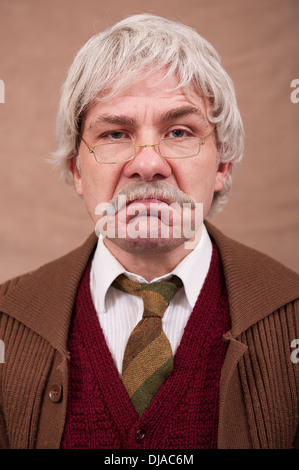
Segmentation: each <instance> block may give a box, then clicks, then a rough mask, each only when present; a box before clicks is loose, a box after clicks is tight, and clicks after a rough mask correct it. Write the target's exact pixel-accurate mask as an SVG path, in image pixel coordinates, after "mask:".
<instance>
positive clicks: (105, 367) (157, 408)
mask: <svg viewBox="0 0 299 470" xmlns="http://www.w3.org/2000/svg"><path fill="white" fill-rule="evenodd" d="M89 277H90V264H89V266H88V267H87V269H86V270H85V273H84V275H83V278H82V281H81V284H80V286H79V290H78V295H77V300H76V305H75V312H74V317H73V320H72V323H71V328H70V333H69V339H68V350H69V352H70V364H69V392H68V404H67V413H66V421H65V428H64V432H63V436H62V441H61V448H73V449H74V448H85V449H86V448H92V449H96V448H98V449H99V448H102V449H105V448H106V449H134V448H135V449H136V448H139V449H159V448H160V449H196V448H205V449H208V448H216V447H217V434H218V433H217V428H218V404H219V381H220V372H221V367H222V364H223V361H224V358H225V353H226V345H227V344H226V342H225V341H224V339H223V334H224V333H225V332H227V331H228V330H229V328H230V317H229V305H228V299H227V292H226V288H225V281H224V277H223V273H222V268H221V261H220V257H219V253H218V250H217V248H216V246H215V245H214V244H213V254H212V260H211V265H210V269H209V272H208V275H207V277H206V280H205V282H204V285H203V287H202V289H201V292H200V295H199V297H198V299H197V301H196V304H195V306H194V309H193V311H192V313H191V315H190V318H189V320H188V322H187V325H186V327H185V330H184V333H183V337H182V340H181V343H180V345H179V347H178V349H177V352H176V354H175V356H174V366H173V370H172V373H171V374H170V376H169V377H168V378H167V380H166V381H165V383H164V384H163V385H162V387H161V388H160V390H159V391H158V393H157V395H156V396H155V397H154V399H153V400H152V402H151V403H150V405H149V406H148V408H147V409H146V410H145V412H144V413H143V414H142V415H141V416H140V417H138V415H137V413H136V412H135V410H134V408H133V406H132V404H131V401H130V399H129V396H128V394H127V392H126V391H125V388H124V386H123V385H122V382H121V378H120V377H119V373H118V371H117V368H116V366H115V365H114V361H113V358H112V356H111V354H110V351H109V349H108V346H107V344H106V341H105V338H104V334H103V331H102V329H101V326H100V323H99V320H98V317H97V313H96V311H95V308H94V305H93V301H92V298H91V293H90V288H89Z"/></svg>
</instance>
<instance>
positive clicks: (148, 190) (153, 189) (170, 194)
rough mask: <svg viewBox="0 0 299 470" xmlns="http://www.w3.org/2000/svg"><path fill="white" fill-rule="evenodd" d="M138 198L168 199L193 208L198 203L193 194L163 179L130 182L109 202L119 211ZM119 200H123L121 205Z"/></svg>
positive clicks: (170, 201)
mask: <svg viewBox="0 0 299 470" xmlns="http://www.w3.org/2000/svg"><path fill="white" fill-rule="evenodd" d="M136 199H161V200H167V202H169V203H177V204H180V205H183V204H186V203H189V204H190V205H191V208H194V207H195V204H196V201H195V200H194V199H193V198H192V197H191V196H188V195H187V194H185V193H184V192H183V191H181V190H180V189H178V188H175V187H174V186H172V185H171V184H168V183H164V182H162V181H150V182H148V183H145V182H136V183H129V184H127V185H125V186H124V187H123V188H121V190H120V191H119V192H118V194H116V196H114V197H113V198H112V199H111V201H110V202H109V204H111V205H112V206H113V208H114V210H115V211H117V210H120V209H122V208H123V207H124V206H126V204H128V203H129V202H131V201H134V200H136ZM119 201H121V206H120V205H119Z"/></svg>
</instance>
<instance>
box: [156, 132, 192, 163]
mask: <svg viewBox="0 0 299 470" xmlns="http://www.w3.org/2000/svg"><path fill="white" fill-rule="evenodd" d="M159 147H160V152H161V154H162V155H163V157H165V158H188V157H195V156H196V155H198V154H199V150H200V141H199V139H198V138H197V137H184V138H183V139H178V138H171V139H163V140H161V142H160V145H159Z"/></svg>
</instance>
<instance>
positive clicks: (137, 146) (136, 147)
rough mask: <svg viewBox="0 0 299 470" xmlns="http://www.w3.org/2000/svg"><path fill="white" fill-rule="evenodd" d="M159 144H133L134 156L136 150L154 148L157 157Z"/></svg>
mask: <svg viewBox="0 0 299 470" xmlns="http://www.w3.org/2000/svg"><path fill="white" fill-rule="evenodd" d="M159 143H160V142H157V143H155V144H143V145H139V144H136V143H135V144H134V145H135V149H136V152H135V156H136V154H137V150H138V149H144V148H150V147H156V148H157V150H156V152H157V153H158V155H160V156H161V153H160V148H159Z"/></svg>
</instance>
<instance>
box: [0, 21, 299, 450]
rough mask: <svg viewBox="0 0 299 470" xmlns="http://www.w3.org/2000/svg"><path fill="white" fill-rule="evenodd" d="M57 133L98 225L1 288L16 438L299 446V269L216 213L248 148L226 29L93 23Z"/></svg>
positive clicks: (17, 443) (8, 402)
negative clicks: (239, 236) (224, 58)
mask: <svg viewBox="0 0 299 470" xmlns="http://www.w3.org/2000/svg"><path fill="white" fill-rule="evenodd" d="M57 136H58V150H57V152H56V153H55V154H54V156H53V157H54V160H55V162H56V163H57V164H59V165H60V167H61V169H62V173H63V175H64V177H65V179H66V180H67V181H72V182H73V183H74V186H75V189H76V191H77V193H78V195H79V196H80V197H82V198H83V200H84V203H85V205H86V209H87V211H88V213H89V215H90V217H91V219H92V220H93V222H94V224H95V231H96V234H97V235H98V237H97V236H96V235H95V234H93V235H91V236H90V237H89V239H88V240H87V241H86V242H85V244H84V245H83V246H82V247H81V248H78V249H77V250H75V251H73V252H72V253H70V254H68V255H66V256H65V257H63V258H61V259H59V260H57V261H54V262H52V263H49V264H48V265H46V266H43V267H41V268H40V269H38V270H37V271H35V272H32V273H29V274H26V275H24V276H21V277H19V278H17V279H13V280H11V281H8V282H7V283H5V284H4V285H3V286H2V288H1V300H0V311H1V312H2V313H1V320H0V338H1V340H2V341H3V345H4V346H5V361H4V363H3V364H1V365H0V367H1V368H0V370H1V382H0V383H1V386H0V439H1V445H2V447H4V448H6V447H11V448H131V449H133V448H142V449H146V448H156V449H157V448H163V449H167V448H171V449H175V448H178V449H180V448H292V447H298V446H299V434H298V413H299V408H298V392H297V390H298V380H299V375H298V371H299V369H298V367H299V366H298V364H297V362H298V361H297V360H296V359H297V355H296V353H295V352H294V350H293V349H292V346H291V345H292V344H293V345H294V344H295V343H294V342H293V341H294V340H296V339H297V338H299V328H298V326H299V325H298V311H299V306H298V295H299V284H298V276H297V275H296V274H295V273H293V272H291V271H290V270H289V269H287V268H285V267H283V266H281V265H280V264H279V263H277V262H275V261H274V260H272V259H270V258H268V257H267V256H264V255H263V254H261V253H258V252H256V251H254V250H252V249H249V248H246V247H244V246H243V245H240V244H238V243H236V242H234V241H232V240H230V239H228V238H227V237H225V236H224V235H223V234H222V233H220V232H219V231H218V230H217V229H216V228H214V227H213V226H212V225H211V224H210V223H209V222H207V221H206V220H207V218H208V217H211V214H212V212H213V211H214V210H219V207H220V206H221V205H222V203H223V202H224V200H225V197H226V194H227V192H228V191H229V188H230V186H231V179H232V172H233V169H234V167H235V166H236V165H237V164H238V163H239V162H240V160H241V158H242V151H243V128H242V121H241V118H240V114H239V111H238V108H237V105H236V99H235V94H234V88H233V85H232V82H231V80H230V78H229V77H228V76H227V74H226V72H225V71H224V70H223V68H222V66H221V65H220V62H219V57H218V55H217V53H216V52H215V50H214V49H213V48H212V46H211V45H210V44H209V43H207V42H206V41H205V40H204V39H203V38H202V37H200V36H199V35H198V34H197V33H196V32H195V31H194V30H192V29H190V28H188V27H186V26H184V25H181V24H178V23H175V22H172V21H168V20H166V19H163V18H159V17H155V16H152V15H136V16H132V17H130V18H127V19H125V20H123V21H121V22H120V23H118V24H116V25H115V26H113V27H112V28H110V29H108V30H107V31H104V32H103V33H100V34H98V35H96V36H94V37H93V38H91V39H90V40H89V41H88V42H87V44H86V45H85V46H84V47H83V48H82V49H81V50H80V51H79V53H78V54H77V56H76V58H75V60H74V63H73V65H72V66H71V68H70V70H69V73H68V77H67V80H66V82H65V85H64V88H63V92H62V97H61V103H60V109H59V113H58V123H57ZM203 220H204V223H202V221H203ZM296 344H297V343H296Z"/></svg>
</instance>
